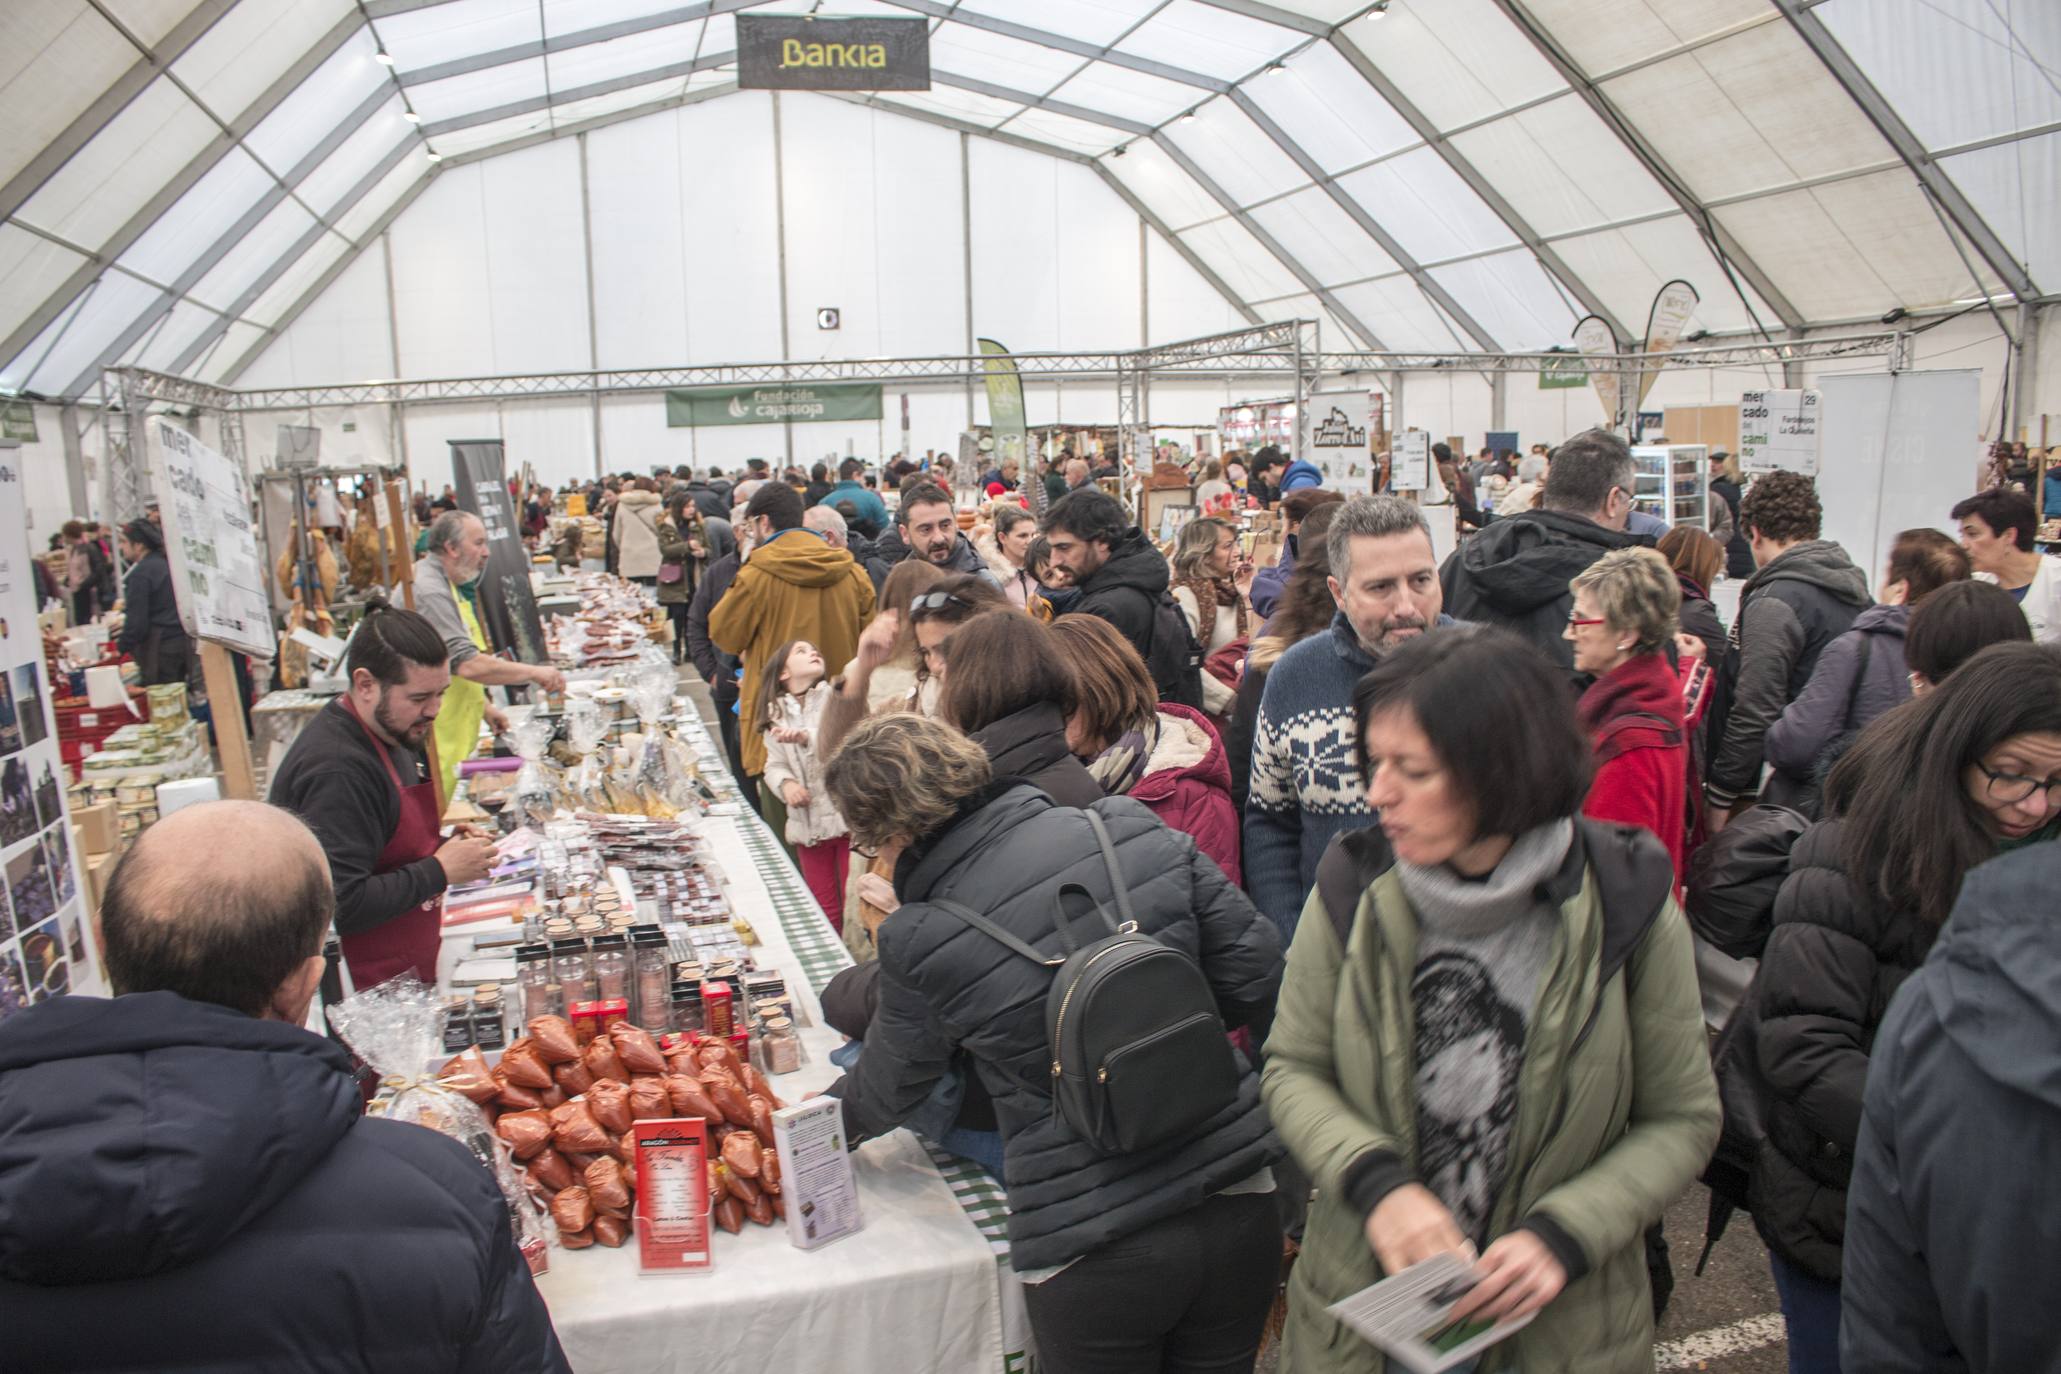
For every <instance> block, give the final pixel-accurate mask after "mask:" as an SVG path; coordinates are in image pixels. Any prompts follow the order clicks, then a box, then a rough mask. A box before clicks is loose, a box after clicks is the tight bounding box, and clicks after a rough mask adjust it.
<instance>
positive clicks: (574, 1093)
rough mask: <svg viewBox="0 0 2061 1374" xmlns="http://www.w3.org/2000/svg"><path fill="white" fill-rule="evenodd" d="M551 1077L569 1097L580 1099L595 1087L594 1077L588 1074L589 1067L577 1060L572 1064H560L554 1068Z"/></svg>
mask: <svg viewBox="0 0 2061 1374" xmlns="http://www.w3.org/2000/svg"><path fill="white" fill-rule="evenodd" d="M551 1077H552V1080H553V1081H554V1082H556V1083H557V1084H558V1086H559V1088H560V1089H562V1090H563V1091H564V1093H565V1095H566V1096H567V1097H578V1096H579V1095H580V1094H581V1093H583V1092H585V1091H587V1089H589V1088H591V1087H593V1086H594V1075H593V1074H591V1073H588V1072H587V1066H586V1064H585V1063H583V1062H582V1061H580V1060H578V1059H575V1060H573V1061H572V1063H570V1064H559V1065H556V1066H555V1067H553V1068H552V1070H551Z"/></svg>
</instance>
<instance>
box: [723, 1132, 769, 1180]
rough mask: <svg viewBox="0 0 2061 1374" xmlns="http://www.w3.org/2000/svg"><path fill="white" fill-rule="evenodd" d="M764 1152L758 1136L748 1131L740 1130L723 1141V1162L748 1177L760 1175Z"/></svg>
mask: <svg viewBox="0 0 2061 1374" xmlns="http://www.w3.org/2000/svg"><path fill="white" fill-rule="evenodd" d="M763 1153H764V1151H762V1150H761V1149H760V1148H759V1142H758V1137H756V1136H754V1135H752V1134H750V1133H749V1132H746V1131H739V1132H738V1133H737V1134H736V1135H732V1136H728V1137H726V1138H725V1139H724V1141H723V1163H725V1164H727V1165H729V1166H730V1167H731V1168H732V1169H733V1170H735V1171H736V1172H738V1173H740V1174H743V1175H744V1176H745V1177H746V1178H757V1177H758V1176H759V1160H760V1157H761V1156H762V1155H763Z"/></svg>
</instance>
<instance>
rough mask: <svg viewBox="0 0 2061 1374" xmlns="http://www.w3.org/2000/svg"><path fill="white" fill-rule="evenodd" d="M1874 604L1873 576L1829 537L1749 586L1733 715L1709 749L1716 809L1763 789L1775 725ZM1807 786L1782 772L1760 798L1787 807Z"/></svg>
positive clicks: (1779, 561)
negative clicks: (1831, 648) (1765, 752)
mask: <svg viewBox="0 0 2061 1374" xmlns="http://www.w3.org/2000/svg"><path fill="white" fill-rule="evenodd" d="M1873 600H1874V598H1873V597H1871V596H1870V595H1869V594H1868V577H1867V574H1866V573H1863V572H1862V571H1861V570H1860V569H1859V568H1857V567H1855V566H1854V563H1853V560H1852V559H1850V558H1848V557H1847V556H1846V550H1845V549H1842V548H1840V547H1839V545H1837V544H1835V543H1832V542H1831V541H1830V540H1826V539H1811V540H1806V541H1805V542H1803V543H1801V544H1797V545H1794V546H1793V547H1791V548H1789V549H1787V550H1785V551H1783V552H1782V553H1781V554H1780V555H1778V556H1777V557H1776V558H1775V559H1774V560H1773V561H1771V562H1770V563H1769V564H1768V565H1767V566H1766V567H1764V568H1762V569H1761V570H1760V571H1759V572H1756V573H1755V574H1754V575H1753V576H1752V577H1751V578H1750V579H1749V580H1748V581H1747V583H1746V586H1745V587H1744V588H1743V589H1742V590H1741V591H1740V593H1739V614H1738V615H1737V616H1736V617H1735V618H1734V619H1733V622H1732V645H1733V648H1734V652H1735V653H1736V654H1737V657H1738V664H1739V671H1738V680H1737V682H1736V683H1735V684H1734V686H1733V688H1732V707H1731V714H1730V715H1729V716H1727V717H1726V720H1725V732H1724V738H1723V741H1722V742H1721V743H1719V744H1718V745H1717V746H1716V747H1715V748H1714V749H1713V750H1712V751H1711V761H1710V769H1709V772H1708V782H1707V784H1706V786H1705V788H1704V792H1705V794H1706V795H1707V796H1708V797H1709V800H1710V804H1711V805H1712V806H1717V807H1725V808H1730V807H1731V806H1732V805H1733V804H1734V803H1735V802H1736V801H1737V800H1738V799H1739V798H1740V797H1742V796H1744V795H1746V794H1748V793H1751V792H1753V791H1754V790H1755V789H1756V788H1758V787H1759V786H1760V772H1761V762H1762V753H1761V750H1762V740H1763V737H1764V736H1765V735H1766V734H1767V732H1768V729H1769V727H1770V726H1772V725H1774V723H1775V722H1776V721H1777V720H1779V719H1780V718H1781V715H1782V711H1783V708H1785V707H1786V706H1788V705H1789V703H1790V702H1792V701H1794V700H1796V698H1797V697H1798V696H1799V695H1800V694H1801V693H1802V691H1803V689H1804V685H1805V684H1806V683H1808V682H1809V681H1810V680H1811V674H1812V673H1813V672H1815V671H1816V670H1817V666H1818V656H1819V655H1820V654H1822V653H1823V652H1824V651H1825V646H1826V645H1828V644H1830V643H1831V642H1832V641H1833V640H1835V639H1837V638H1838V637H1839V636H1840V635H1843V634H1845V633H1846V632H1847V630H1849V629H1850V628H1852V626H1853V623H1854V620H1855V618H1856V617H1858V616H1859V615H1860V613H1861V611H1862V610H1863V609H1864V608H1865V607H1867V606H1868V605H1869V604H1870V603H1871V602H1872V601H1873ZM1806 787H1807V785H1806V783H1804V782H1803V781H1800V780H1798V779H1796V778H1792V777H1788V776H1787V775H1785V774H1782V773H1779V772H1778V773H1776V774H1774V775H1773V776H1772V777H1771V778H1769V780H1768V783H1767V786H1766V788H1765V789H1764V790H1763V791H1762V794H1761V800H1762V801H1764V802H1771V803H1774V804H1776V805H1779V806H1787V805H1789V804H1790V803H1791V802H1792V801H1793V800H1796V799H1799V798H1800V797H1801V796H1802V794H1803V793H1804V792H1805V790H1806Z"/></svg>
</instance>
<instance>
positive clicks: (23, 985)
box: [0, 449, 105, 1021]
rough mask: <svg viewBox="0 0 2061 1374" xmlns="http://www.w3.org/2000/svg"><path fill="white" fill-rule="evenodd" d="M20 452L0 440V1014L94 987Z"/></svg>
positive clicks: (0, 1017) (92, 943)
mask: <svg viewBox="0 0 2061 1374" xmlns="http://www.w3.org/2000/svg"><path fill="white" fill-rule="evenodd" d="M37 610H38V607H37V604H36V575H35V570H34V568H33V567H32V566H31V565H30V552H29V527H28V518H27V511H26V509H25V507H24V504H23V500H22V480H21V458H20V455H19V454H18V453H14V452H10V451H8V450H5V449H0V667H4V671H0V1021H4V1020H6V1019H7V1017H9V1016H11V1015H13V1014H14V1013H15V1012H17V1011H20V1010H21V1009H22V1008H23V1007H25V1006H28V1005H29V1004H30V1003H32V1002H41V1001H45V1000H47V999H49V998H52V997H56V996H58V995H59V994H61V993H66V992H103V991H105V987H104V985H103V983H102V980H101V974H100V952H99V948H98V944H97V942H96V940H95V938H94V935H93V931H92V929H91V924H92V923H91V921H90V920H89V919H88V917H87V915H86V903H85V900H84V899H83V898H82V897H81V896H80V893H81V891H82V885H81V878H82V874H81V870H80V867H79V856H78V855H77V854H76V853H75V852H73V849H74V847H73V845H72V824H71V809H70V807H69V805H68V804H67V800H66V795H65V783H66V778H65V773H64V765H63V763H62V762H61V761H60V760H59V759H58V752H57V730H56V728H55V724H54V720H53V712H52V710H51V691H50V679H49V675H48V670H47V669H46V667H45V665H44V659H43V636H42V632H41V631H40V630H39V629H38V628H37V626H36V612H37Z"/></svg>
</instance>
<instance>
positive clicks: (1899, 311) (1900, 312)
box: [1882, 306, 1911, 324]
mask: <svg viewBox="0 0 2061 1374" xmlns="http://www.w3.org/2000/svg"><path fill="white" fill-rule="evenodd" d="M1910 313H1911V312H1910V311H1908V310H1906V309H1904V308H1903V307H1902V306H1898V307H1897V308H1896V309H1894V310H1892V311H1890V312H1889V313H1888V314H1887V315H1884V316H1883V317H1882V323H1884V324H1895V323H1896V322H1897V321H1898V320H1900V319H1902V318H1903V317H1904V316H1906V315H1908V314H1910Z"/></svg>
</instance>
